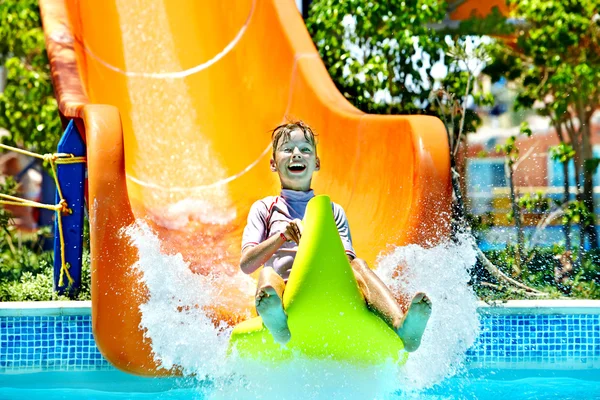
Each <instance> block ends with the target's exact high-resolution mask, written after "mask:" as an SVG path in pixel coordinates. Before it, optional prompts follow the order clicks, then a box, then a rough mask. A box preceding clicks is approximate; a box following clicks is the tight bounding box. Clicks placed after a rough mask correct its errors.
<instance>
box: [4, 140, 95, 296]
mask: <svg viewBox="0 0 600 400" xmlns="http://www.w3.org/2000/svg"><path fill="white" fill-rule="evenodd" d="M0 148H2V149H5V150H9V151H14V152H16V153H20V154H24V155H26V156H30V157H35V158H38V159H40V160H43V161H44V162H46V163H48V164H50V168H51V169H52V177H53V178H54V183H55V184H56V189H57V192H58V197H59V198H60V200H59V202H58V204H44V203H39V202H37V201H33V200H29V199H23V198H20V197H15V196H11V195H8V194H4V193H0V204H5V205H11V206H20V207H35V208H43V209H46V210H52V211H55V212H56V221H57V223H58V236H59V240H60V256H61V268H60V277H59V283H58V284H59V286H64V277H65V276H66V277H67V280H68V281H69V285H72V284H73V282H74V280H73V278H72V277H71V274H70V272H69V268H70V265H69V263H67V262H66V258H65V237H64V233H63V224H62V216H63V215H70V214H72V210H71V209H70V208H69V204H68V203H67V200H66V199H65V198H64V196H63V192H62V190H61V188H60V182H59V181H58V174H57V171H56V165H57V164H76V163H85V162H86V158H85V157H77V156H74V155H73V154H67V153H47V154H37V153H33V152H31V151H27V150H23V149H19V148H17V147H12V146H8V145H5V144H2V143H0Z"/></svg>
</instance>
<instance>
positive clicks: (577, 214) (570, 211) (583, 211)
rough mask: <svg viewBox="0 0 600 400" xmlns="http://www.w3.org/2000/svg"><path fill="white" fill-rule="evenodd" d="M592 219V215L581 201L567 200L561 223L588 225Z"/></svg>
mask: <svg viewBox="0 0 600 400" xmlns="http://www.w3.org/2000/svg"><path fill="white" fill-rule="evenodd" d="M594 220H595V219H594V215H593V214H592V213H591V212H590V211H589V210H588V208H587V207H586V205H585V203H584V202H583V201H571V202H569V204H568V205H567V207H566V208H565V212H564V214H563V217H562V222H563V224H566V223H574V224H581V226H589V225H590V224H592V223H593V222H594Z"/></svg>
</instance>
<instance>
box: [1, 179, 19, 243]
mask: <svg viewBox="0 0 600 400" xmlns="http://www.w3.org/2000/svg"><path fill="white" fill-rule="evenodd" d="M0 193H2V194H8V195H10V196H14V195H15V194H16V193H17V181H15V180H14V178H13V177H12V176H5V177H3V181H2V182H0ZM11 218H12V214H11V213H10V212H9V211H8V210H6V209H5V208H4V207H2V206H1V205H0V230H4V231H6V229H7V228H8V225H9V223H10V220H11Z"/></svg>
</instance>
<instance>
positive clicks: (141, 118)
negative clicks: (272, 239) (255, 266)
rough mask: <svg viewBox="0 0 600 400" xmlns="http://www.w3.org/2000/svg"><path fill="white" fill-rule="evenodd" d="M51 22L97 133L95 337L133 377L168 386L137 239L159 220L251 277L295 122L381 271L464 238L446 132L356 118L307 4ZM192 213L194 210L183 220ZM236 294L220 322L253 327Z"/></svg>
mask: <svg viewBox="0 0 600 400" xmlns="http://www.w3.org/2000/svg"><path fill="white" fill-rule="evenodd" d="M40 8H41V11H42V17H43V24H44V30H45V34H46V42H47V48H48V53H49V56H50V61H51V67H52V73H53V80H54V85H55V91H56V94H57V97H58V101H59V104H60V111H61V114H62V116H63V117H64V118H65V119H75V122H76V124H77V126H78V129H79V131H80V132H85V140H86V143H87V147H88V149H87V154H88V160H87V163H88V205H89V209H90V210H89V215H90V224H91V235H90V236H91V257H92V307H93V316H92V317H93V329H94V335H95V338H96V341H97V344H98V347H99V348H100V350H101V351H102V353H103V354H104V356H105V357H106V358H107V359H108V360H109V361H110V362H111V363H113V364H114V365H115V366H117V367H118V368H120V369H123V370H126V371H129V372H133V373H137V374H146V375H152V374H157V373H158V372H157V371H156V364H155V361H154V360H153V358H152V355H151V346H150V343H148V341H144V340H143V337H142V335H143V334H142V332H141V331H140V329H139V324H140V318H141V317H140V312H139V309H138V306H139V304H140V302H143V301H144V295H143V294H144V293H145V291H144V287H143V285H142V284H141V283H140V282H138V280H137V279H136V276H135V274H132V273H131V271H132V265H133V264H134V263H135V261H136V260H137V259H138V253H137V249H136V248H134V247H132V245H131V244H130V243H129V241H128V239H127V238H126V237H124V236H123V235H122V234H121V230H122V228H123V227H125V226H128V225H130V224H131V223H133V222H134V220H135V219H136V218H141V217H147V218H148V219H149V220H151V221H153V223H154V225H153V227H154V228H155V230H156V231H157V232H158V235H159V237H160V239H161V241H162V244H163V247H164V249H167V251H169V252H172V253H177V252H180V253H181V254H182V255H183V257H184V259H185V260H187V261H189V262H190V263H191V266H192V268H193V269H194V270H195V271H196V272H197V273H207V272H208V270H207V268H209V267H207V265H211V263H210V261H211V260H215V259H219V264H218V265H219V267H218V271H212V272H218V273H220V274H232V273H234V272H235V271H237V268H238V262H239V255H240V240H241V233H242V229H243V227H244V225H245V219H246V215H247V212H248V210H249V208H250V205H251V204H252V203H253V202H254V201H255V200H257V199H259V198H262V197H264V196H267V195H271V194H275V193H278V192H279V188H278V180H277V177H276V175H275V174H273V173H271V172H270V171H269V168H268V160H269V157H270V154H271V150H270V132H269V130H270V129H272V128H273V127H274V126H276V125H278V124H279V123H281V122H282V121H284V119H285V117H286V116H289V117H292V118H298V119H302V120H304V121H305V122H307V123H308V124H309V125H310V126H312V127H313V128H314V130H315V131H316V132H317V133H318V135H319V136H318V140H319V148H318V151H319V156H320V157H321V160H322V169H321V171H320V172H318V173H317V174H316V175H315V179H314V181H313V187H314V189H315V192H316V193H318V194H327V195H329V196H330V197H331V198H332V199H333V200H334V201H336V202H337V203H339V204H341V205H342V206H343V207H344V208H345V210H346V213H347V215H348V218H349V221H350V225H351V228H352V234H353V239H354V243H355V248H356V250H357V253H358V254H359V255H360V256H361V257H362V258H364V259H365V260H366V261H367V262H368V263H369V264H370V265H371V266H373V265H374V264H375V260H376V257H377V256H378V254H380V252H382V251H385V250H386V246H388V245H405V244H408V243H419V244H424V245H425V244H429V243H435V242H437V241H439V239H440V237H444V236H445V234H446V233H447V232H448V221H449V212H450V199H451V196H450V177H449V155H448V143H447V139H446V134H445V131H444V126H443V124H442V122H441V121H440V120H438V119H437V118H433V117H426V116H411V117H407V116H375V115H367V114H364V113H362V112H361V111H359V110H357V109H356V108H354V107H353V106H352V105H350V104H349V103H348V102H347V101H346V100H345V98H344V97H343V96H342V95H341V94H340V93H339V92H338V91H337V89H336V87H335V85H334V83H333V82H332V80H331V78H330V77H329V75H328V74H327V71H326V69H325V67H324V65H323V63H322V61H321V59H320V58H319V56H318V53H317V51H316V49H315V47H314V45H313V43H312V41H311V38H310V37H309V34H308V33H307V31H306V28H305V26H304V23H303V21H302V18H301V16H300V14H299V12H298V10H297V9H296V6H295V4H294V2H293V1H292V0H237V1H227V2H224V1H220V0H211V1H201V2H199V1H193V0H181V1H177V2H131V1H117V0H107V1H104V2H102V5H100V4H99V3H98V2H92V1H89V2H88V1H78V0H68V1H64V0H40ZM182 202H183V203H185V204H188V205H192V207H180V208H177V207H174V205H181V204H183V203H182ZM177 210H179V212H178V211H177ZM181 210H184V211H181ZM207 215H208V216H210V217H211V218H212V222H211V220H209V219H208V217H207ZM215 220H217V223H214V222H215ZM215 268H216V267H215ZM224 281H226V280H224ZM225 285H226V284H225ZM223 290H224V293H228V296H229V299H230V306H229V307H227V308H226V309H221V310H214V312H215V318H216V319H221V320H227V321H231V322H238V321H240V319H242V318H243V316H244V315H247V314H246V313H247V312H248V310H249V309H250V308H251V307H252V299H251V298H250V297H249V296H247V295H244V294H242V293H241V292H240V291H239V289H237V288H235V287H224V288H223Z"/></svg>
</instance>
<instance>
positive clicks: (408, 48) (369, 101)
mask: <svg viewBox="0 0 600 400" xmlns="http://www.w3.org/2000/svg"><path fill="white" fill-rule="evenodd" d="M445 13H446V4H445V2H440V1H437V0H417V1H402V0H391V1H386V2H369V1H366V0H348V1H337V0H315V1H313V3H312V6H311V9H310V13H309V17H308V19H307V20H306V25H307V27H308V30H309V31H310V33H311V35H312V37H313V40H314V42H315V44H316V46H317V49H318V50H319V53H320V55H321V57H322V59H323V61H324V62H325V65H326V66H327V69H328V70H329V73H330V75H331V76H332V78H333V80H334V82H335V83H336V85H337V87H338V88H339V90H340V91H341V92H342V93H343V94H344V96H345V97H346V98H347V99H348V100H350V102H351V103H353V104H354V105H355V106H357V107H358V108H360V109H362V110H363V111H366V112H371V113H386V114H398V113H411V114H412V113H422V112H424V111H423V110H424V108H425V107H424V106H425V105H426V104H427V103H428V101H427V100H428V95H429V92H430V90H431V87H430V86H429V82H428V80H427V79H423V77H422V76H421V75H422V74H425V75H427V76H429V77H430V76H431V68H432V65H433V64H434V63H435V62H436V61H438V60H441V59H443V49H444V47H445V42H444V38H443V36H441V35H436V34H432V30H431V29H429V28H428V27H427V26H428V24H432V23H435V22H441V21H442V19H443V18H444V16H445ZM430 81H433V79H431V80H430Z"/></svg>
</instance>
